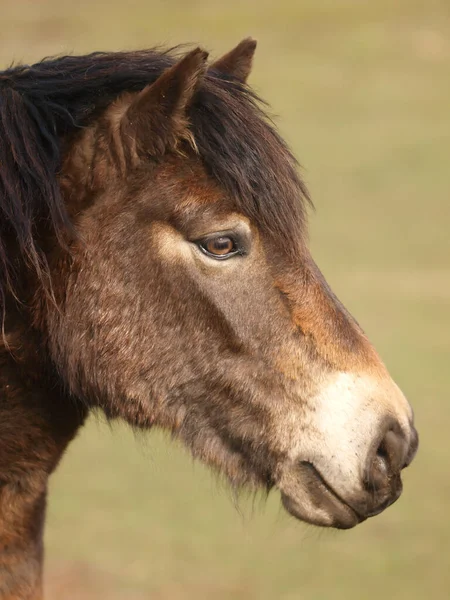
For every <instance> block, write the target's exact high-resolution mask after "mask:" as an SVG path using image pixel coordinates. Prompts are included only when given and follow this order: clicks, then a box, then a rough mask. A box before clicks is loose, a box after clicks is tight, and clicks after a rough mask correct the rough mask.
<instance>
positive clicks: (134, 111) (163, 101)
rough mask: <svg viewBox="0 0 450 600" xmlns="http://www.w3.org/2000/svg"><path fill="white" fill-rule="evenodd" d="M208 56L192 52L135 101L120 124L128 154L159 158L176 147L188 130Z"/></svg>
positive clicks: (201, 51) (198, 50)
mask: <svg viewBox="0 0 450 600" xmlns="http://www.w3.org/2000/svg"><path fill="white" fill-rule="evenodd" d="M207 57H208V53H207V52H204V51H203V50H201V49H200V48H196V49H195V50H192V52H189V53H188V54H187V55H186V56H185V57H184V58H182V59H181V60H180V61H179V62H177V63H175V64H174V65H173V66H172V67H170V68H168V69H167V70H166V71H164V72H163V73H162V74H161V75H160V76H159V77H158V79H157V80H156V81H155V82H154V83H152V84H150V85H148V86H147V87H146V88H144V89H143V90H142V91H141V92H139V93H138V94H137V95H136V96H135V97H134V98H133V99H132V102H131V104H129V105H128V106H127V107H126V110H125V113H124V114H123V116H122V118H121V122H120V124H119V130H120V134H121V140H122V144H123V146H124V147H128V154H131V156H132V157H133V156H135V157H139V156H140V155H150V156H154V157H158V156H161V155H163V154H164V153H165V152H166V150H168V149H173V148H175V147H176V146H177V143H178V140H179V139H180V138H181V137H183V135H185V134H186V132H187V131H188V127H189V123H188V121H189V119H188V114H187V113H188V109H189V106H190V104H191V103H192V101H193V99H194V96H195V93H196V91H197V90H198V88H199V87H200V85H201V82H202V79H203V76H204V74H205V71H206V59H207Z"/></svg>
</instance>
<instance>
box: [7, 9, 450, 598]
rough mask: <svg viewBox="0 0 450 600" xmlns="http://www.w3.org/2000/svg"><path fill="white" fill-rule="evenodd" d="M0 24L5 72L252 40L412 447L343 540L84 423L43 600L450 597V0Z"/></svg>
mask: <svg viewBox="0 0 450 600" xmlns="http://www.w3.org/2000/svg"><path fill="white" fill-rule="evenodd" d="M0 11H1V15H2V36H1V39H0V60H1V62H2V64H4V65H6V64H7V63H9V62H11V61H12V60H13V59H17V60H22V59H23V60H27V61H28V60H33V59H37V58H40V57H41V56H43V55H46V54H54V53H60V52H67V51H73V52H85V51H89V50H94V49H120V48H130V47H139V46H150V45H154V44H157V43H160V42H163V43H167V44H174V43H179V42H187V41H192V42H194V43H199V42H200V43H201V44H203V45H205V46H206V47H207V48H209V49H210V50H211V51H213V52H214V53H215V54H218V53H220V52H222V51H225V50H227V49H229V48H230V47H231V46H232V45H233V44H235V43H236V42H238V41H239V40H240V39H241V38H242V37H245V36H246V35H249V34H251V35H253V36H254V37H256V38H258V41H259V48H258V54H257V58H256V61H255V69H254V74H253V75H252V83H253V84H254V85H255V87H256V88H257V89H258V90H259V92H260V93H261V94H262V95H263V97H265V98H266V99H267V100H268V101H269V102H270V103H271V105H272V107H273V110H274V112H275V113H276V114H278V115H280V117H279V118H278V123H279V126H280V128H281V130H282V132H283V134H284V135H285V136H286V137H287V139H288V140H289V142H290V144H291V145H292V146H293V148H294V150H295V153H296V154H297V156H298V157H299V158H300V161H301V162H302V164H303V165H304V175H305V178H306V180H307V182H308V184H309V187H310V190H311V192H312V195H313V198H314V201H315V204H316V207H317V211H316V213H315V214H313V215H311V238H312V248H313V251H314V255H315V257H316V259H317V261H318V263H319V264H320V265H321V267H322V269H323V271H324V272H325V274H326V276H327V277H328V279H329V281H330V283H331V285H332V287H333V288H334V290H335V291H336V293H337V294H338V295H339V296H340V297H341V299H342V300H343V301H344V302H345V304H346V305H347V306H348V308H349V309H350V310H351V311H352V312H353V313H354V314H355V316H356V317H357V318H358V320H359V321H360V322H361V324H362V325H363V326H364V328H365V329H366V331H367V333H368V334H369V336H370V337H371V339H372V340H373V342H374V343H375V345H376V346H377V348H378V350H379V351H380V353H381V354H382V356H383V358H384V359H385V361H386V362H387V364H388V366H389V368H390V370H391V372H392V374H393V376H394V377H395V378H396V379H397V381H398V382H399V384H400V385H401V387H402V388H403V389H404V391H405V392H406V393H407V395H408V396H409V398H410V400H411V402H412V403H413V405H414V407H415V411H416V418H417V425H418V428H419V432H420V434H421V448H420V452H419V454H418V457H417V459H416V461H415V462H414V464H413V466H412V468H411V469H410V470H408V471H407V472H406V474H405V492H404V495H403V496H402V498H401V500H400V501H399V502H398V503H397V504H396V505H395V506H393V507H392V508H390V509H389V510H388V511H386V512H385V513H384V514H383V515H381V516H379V517H377V518H376V519H372V520H370V521H369V522H367V523H365V524H363V525H361V526H359V527H357V528H356V529H355V530H352V531H349V532H346V533H336V532H330V531H319V530H316V529H313V528H311V527H308V526H305V525H302V524H299V523H297V522H295V521H294V520H293V519H291V518H289V517H288V516H286V515H285V514H284V513H283V512H282V511H281V509H280V508H279V498H278V497H277V495H276V494H274V495H273V496H271V497H270V498H269V501H268V502H267V504H266V505H263V504H262V503H261V504H259V503H258V502H256V504H252V503H245V502H243V503H242V506H241V509H242V512H239V511H238V510H236V508H235V507H234V504H233V501H232V499H231V498H230V494H229V493H228V492H227V490H226V487H225V488H224V487H223V486H222V485H220V484H217V482H216V480H215V478H214V477H213V476H212V475H211V474H210V473H209V472H208V471H207V470H206V469H204V468H203V467H202V466H201V465H199V464H195V465H193V464H192V461H191V459H190V458H189V457H188V456H187V455H186V453H185V452H184V451H183V450H181V449H180V448H179V447H177V446H176V445H174V444H172V443H169V442H167V441H166V440H165V438H164V437H162V436H161V435H159V434H155V433H151V434H149V435H148V436H140V437H139V439H137V440H136V439H135V437H134V435H133V434H132V433H131V432H130V431H129V430H127V429H126V428H125V427H123V426H120V425H117V426H114V428H113V429H112V430H111V429H110V428H108V427H107V426H105V425H101V424H99V423H98V422H91V423H90V424H89V426H87V427H86V428H85V429H84V431H83V432H82V434H81V435H80V436H79V438H78V439H77V441H76V442H75V443H74V444H73V445H72V446H71V448H70V450H69V452H68V453H67V456H66V458H65V459H64V461H63V464H62V465H61V467H60V469H59V470H58V472H57V474H56V475H55V476H54V477H53V480H52V485H51V495H50V506H49V515H48V527H47V535H46V544H47V568H48V574H49V580H50V581H52V582H53V583H52V586H53V587H52V589H53V590H54V591H53V597H54V598H80V599H81V598H87V597H89V598H91V597H92V598H98V597H104V598H108V599H113V598H114V599H116V598H121V599H124V598H127V599H131V598H144V597H145V598H147V597H151V598H158V599H159V598H161V599H167V600H178V599H187V600H189V599H192V600H193V599H196V600H197V599H203V598H210V597H213V598H215V599H216V600H222V599H228V598H233V599H236V600H239V599H242V600H243V599H245V600H253V599H255V600H256V599H257V600H269V599H270V600H297V599H302V600H329V599H333V600H352V599H355V600H356V599H361V598H364V599H368V600H371V599H379V598H395V599H396V600H402V599H405V600H406V599H407V600H422V599H424V598H428V597H432V598H434V599H435V600H441V599H442V600H444V599H446V598H448V594H449V589H450V569H449V556H450V520H449V518H448V506H449V505H450V478H449V476H448V470H449V468H450V444H449V442H448V439H449V438H448V431H449V428H450V403H449V395H450V364H449V363H450V198H449V196H450V194H449V189H450V186H449V172H450V171H449V147H450V75H449V74H450V5H449V3H448V0H442V1H439V0H427V2H425V1H424V0H420V1H419V0H391V1H388V0H379V1H377V2H370V1H369V0H353V1H352V0H333V1H332V0H298V1H295V0H290V1H289V0H278V1H277V2H273V1H270V2H269V1H268V0H259V1H258V2H257V1H255V2H252V1H250V0H239V1H237V0H228V1H227V2H223V1H222V0H210V1H208V2H207V1H206V0H191V1H188V0H177V1H176V0H172V1H169V0H166V1H163V0H154V1H149V0H147V1H145V2H144V1H143V0H142V1H138V0H134V1H128V2H123V3H121V2H115V1H111V2H108V3H102V2H93V1H92V0H91V1H90V2H88V1H87V0H79V1H78V2H76V3H73V2H68V1H65V0H59V1H56V0H47V1H44V0H42V1H37V0H34V1H32V0H29V1H28V2H26V1H24V0H15V1H14V2H10V0H0ZM88 564H89V565H90V566H89V567H88V566H87V565H88ZM61 573H62V575H61ZM60 575H61V578H62V579H61V581H62V583H61V582H60V583H58V577H59V576H60ZM55 581H56V583H55ZM58 585H59V586H60V587H58ZM55 590H58V591H55Z"/></svg>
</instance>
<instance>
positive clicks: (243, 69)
mask: <svg viewBox="0 0 450 600" xmlns="http://www.w3.org/2000/svg"><path fill="white" fill-rule="evenodd" d="M255 50H256V40H254V39H252V38H246V39H245V40H242V42H241V43H240V44H238V45H237V46H236V48H233V50H230V52H228V53H227V54H225V55H224V56H222V58H219V59H218V60H216V62H214V63H213V64H212V66H211V68H212V69H215V70H216V71H218V72H219V73H223V74H224V75H230V76H231V77H234V78H235V79H237V80H239V81H241V82H242V83H245V82H246V81H247V78H248V76H249V75H250V71H251V70H252V63H253V55H254V54H255Z"/></svg>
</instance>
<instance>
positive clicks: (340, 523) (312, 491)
mask: <svg viewBox="0 0 450 600" xmlns="http://www.w3.org/2000/svg"><path fill="white" fill-rule="evenodd" d="M296 475H297V476H300V478H301V482H302V484H301V486H296V490H295V491H296V492H300V493H295V494H292V493H290V491H289V490H288V489H283V487H282V488H281V500H282V503H283V506H284V508H285V509H286V510H287V511H288V512H289V513H290V514H291V515H292V516H294V517H296V518H297V519H300V520H302V521H305V522H307V523H310V524H312V525H318V526H321V527H335V528H337V529H350V528H352V527H354V526H355V525H358V523H361V522H362V521H365V520H366V518H367V516H368V515H367V516H365V515H362V514H360V513H359V512H358V511H357V510H356V509H355V508H353V507H352V506H350V505H349V504H348V503H347V502H346V501H345V500H344V499H343V498H342V497H341V496H340V495H339V494H338V493H337V492H335V490H334V489H333V488H332V487H331V486H330V485H329V483H328V482H327V481H326V480H325V479H324V477H323V476H322V475H321V473H320V472H319V471H318V470H317V469H316V467H315V466H314V465H313V464H312V463H310V462H308V461H302V462H301V463H300V465H298V469H297V470H296ZM292 491H293V490H292Z"/></svg>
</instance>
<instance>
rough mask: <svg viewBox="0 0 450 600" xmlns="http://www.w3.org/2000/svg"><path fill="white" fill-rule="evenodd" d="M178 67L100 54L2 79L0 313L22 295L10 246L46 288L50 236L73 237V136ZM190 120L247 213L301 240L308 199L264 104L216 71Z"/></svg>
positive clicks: (154, 58) (150, 56) (13, 71)
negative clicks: (67, 194) (120, 99)
mask: <svg viewBox="0 0 450 600" xmlns="http://www.w3.org/2000/svg"><path fill="white" fill-rule="evenodd" d="M178 51H179V50H178ZM175 61H176V52H174V50H171V51H165V52H164V51H158V50H155V49H152V50H144V51H138V52H110V53H101V52H96V53H93V54H89V55H86V56H63V57H59V58H51V59H45V60H43V61H42V62H39V63H37V64H35V65H33V66H27V65H20V66H15V67H11V68H9V69H7V70H5V71H1V72H0V305H1V304H3V306H4V298H5V294H6V293H7V292H8V291H10V292H13V291H14V272H15V266H14V265H13V264H11V261H10V256H11V253H10V251H9V250H8V249H9V248H10V246H9V245H10V244H11V243H13V244H15V247H16V248H17V249H18V251H19V256H21V257H22V259H23V260H24V261H25V262H26V263H27V265H28V266H29V267H30V268H32V269H33V270H34V271H35V272H36V273H37V275H38V277H39V280H40V283H42V284H43V285H45V281H46V276H45V270H46V269H45V258H44V255H43V252H42V249H41V247H40V243H39V239H40V238H41V236H42V231H46V232H52V233H53V234H55V235H56V237H57V238H58V240H59V242H60V243H61V244H62V243H63V240H64V232H65V231H66V230H67V228H70V223H69V219H68V216H67V211H66V207H65V206H64V203H63V201H62V198H61V194H60V190H59V185H58V181H57V174H58V172H59V169H60V167H61V163H62V158H63V157H62V155H61V154H62V150H61V149H62V147H63V141H64V139H65V138H66V136H68V135H70V134H72V133H73V132H74V131H75V130H77V129H79V128H82V127H85V126H87V125H89V123H90V122H92V121H93V120H94V119H95V118H96V117H97V116H98V115H99V114H100V112H101V111H102V110H104V109H105V108H106V107H107V106H108V105H109V104H110V103H111V102H112V101H113V100H115V99H116V98H117V96H118V95H119V94H121V93H122V92H124V91H139V90H141V89H142V88H144V87H145V86H146V85H147V84H149V83H151V82H153V81H155V80H156V79H157V78H158V76H159V75H160V74H161V73H162V72H163V71H164V70H165V69H166V68H168V67H170V66H171V65H172V64H174V62H175ZM190 120H191V128H192V132H193V135H194V138H195V142H196V146H197V148H198V151H199V154H200V156H201V158H202V160H203V162H204V164H205V167H206V169H207V170H208V172H209V173H210V175H211V176H212V177H213V178H215V180H216V181H217V182H218V183H219V185H220V186H222V187H223V188H225V189H226V190H227V192H228V193H229V194H231V195H232V196H233V197H234V198H235V200H236V202H237V204H238V208H239V209H240V210H241V211H242V212H243V213H244V214H247V215H248V216H249V217H250V218H251V219H253V220H254V221H255V222H256V223H257V224H258V225H259V226H260V227H263V228H265V230H268V231H270V232H271V233H273V234H275V235H280V236H283V237H284V238H285V239H287V240H288V239H289V238H290V239H292V237H294V239H298V238H299V237H300V236H302V235H303V234H304V227H303V224H304V221H305V212H306V211H305V205H306V203H307V202H308V201H309V199H308V193H307V190H306V187H305V185H304V184H303V183H302V181H301V180H300V179H299V176H298V174H297V163H296V161H295V159H294V158H293V156H292V154H291V153H290V151H289V150H288V148H287V147H286V144H285V143H284V141H283V140H282V139H281V138H280V136H279V135H278V134H277V132H276V131H275V129H274V128H273V126H272V125H271V123H270V121H269V119H268V118H267V116H266V115H265V113H264V111H263V110H262V108H261V102H260V100H259V98H258V97H257V96H256V95H255V94H254V93H253V92H252V91H251V90H249V88H248V87H246V86H245V85H242V84H240V83H239V82H238V81H236V80H234V79H233V78H231V77H227V76H225V75H221V74H220V73H218V72H215V71H214V70H210V71H209V72H208V74H207V76H206V78H205V80H204V83H203V85H202V87H201V89H200V90H199V92H198V93H197V95H196V98H195V102H194V104H193V106H192V107H191V109H190Z"/></svg>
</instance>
